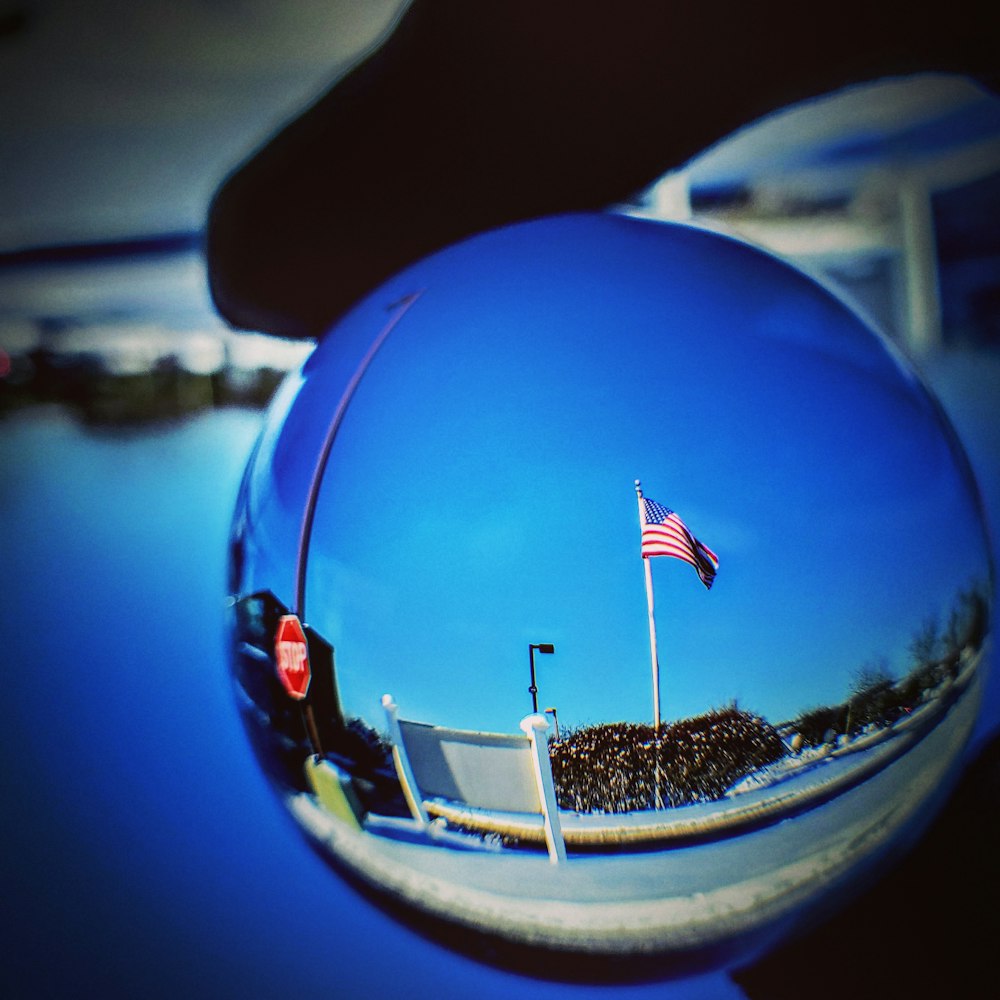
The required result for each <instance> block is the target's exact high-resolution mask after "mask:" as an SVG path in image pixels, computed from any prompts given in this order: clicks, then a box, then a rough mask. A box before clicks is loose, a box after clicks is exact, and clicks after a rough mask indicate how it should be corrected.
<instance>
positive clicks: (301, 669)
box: [274, 615, 312, 701]
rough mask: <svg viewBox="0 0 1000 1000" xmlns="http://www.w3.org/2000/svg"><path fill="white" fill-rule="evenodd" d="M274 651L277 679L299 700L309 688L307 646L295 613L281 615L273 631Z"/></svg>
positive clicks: (310, 676)
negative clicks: (276, 662) (275, 629)
mask: <svg viewBox="0 0 1000 1000" xmlns="http://www.w3.org/2000/svg"><path fill="white" fill-rule="evenodd" d="M274 653H275V656H276V657H277V660H278V679H279V680H280V681H281V683H282V684H283V685H284V687H285V690H286V691H287V692H288V694H289V696H290V697H292V698H294V699H295V700H296V701H301V700H302V699H303V698H305V696H306V692H307V691H308V690H309V681H310V680H311V679H312V673H311V672H310V670H309V648H308V646H307V645H306V636H305V633H304V632H303V631H302V625H301V624H300V622H299V620H298V618H297V617H296V616H295V615H282V616H281V618H279V619H278V628H277V631H276V632H275V633H274Z"/></svg>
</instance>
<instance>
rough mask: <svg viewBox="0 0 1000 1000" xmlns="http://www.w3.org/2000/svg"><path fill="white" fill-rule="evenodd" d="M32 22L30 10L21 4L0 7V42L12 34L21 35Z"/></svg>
mask: <svg viewBox="0 0 1000 1000" xmlns="http://www.w3.org/2000/svg"><path fill="white" fill-rule="evenodd" d="M30 22H31V19H30V17H29V16H28V12H27V11H26V10H25V9H24V7H22V6H21V5H20V4H15V5H13V6H11V7H6V6H5V7H3V8H0V42H3V40H4V39H5V38H9V37H11V36H12V35H19V34H20V33H21V32H22V31H24V29H25V28H26V27H27V26H28V24H30Z"/></svg>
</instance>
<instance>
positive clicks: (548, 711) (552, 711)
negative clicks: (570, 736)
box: [545, 708, 559, 739]
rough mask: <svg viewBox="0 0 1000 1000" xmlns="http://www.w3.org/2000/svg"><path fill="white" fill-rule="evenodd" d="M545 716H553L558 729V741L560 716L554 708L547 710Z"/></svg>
mask: <svg viewBox="0 0 1000 1000" xmlns="http://www.w3.org/2000/svg"><path fill="white" fill-rule="evenodd" d="M545 714H546V715H551V716H552V721H553V722H554V723H555V727H556V739H559V715H558V714H557V712H556V710H555V709H554V708H547V709H545Z"/></svg>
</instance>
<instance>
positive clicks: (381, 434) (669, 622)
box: [299, 217, 988, 730]
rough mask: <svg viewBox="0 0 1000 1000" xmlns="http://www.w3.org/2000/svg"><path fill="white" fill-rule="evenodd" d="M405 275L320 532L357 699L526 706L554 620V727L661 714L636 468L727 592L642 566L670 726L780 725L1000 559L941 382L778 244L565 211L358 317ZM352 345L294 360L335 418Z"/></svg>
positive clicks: (417, 273)
mask: <svg viewBox="0 0 1000 1000" xmlns="http://www.w3.org/2000/svg"><path fill="white" fill-rule="evenodd" d="M529 248H531V249H530V250H529ZM416 287H421V288H425V289H426V291H425V292H424V293H423V295H422V296H421V298H420V299H419V300H418V302H417V303H416V304H415V305H414V306H413V307H412V308H411V309H410V311H409V312H408V313H407V315H406V316H405V318H404V319H403V320H402V321H401V322H400V324H399V326H398V327H397V328H396V329H395V330H394V332H393V333H392V334H391V336H390V337H389V339H388V341H387V342H386V345H385V346H384V347H383V349H382V351H381V353H380V354H379V355H378V356H377V357H376V360H375V361H374V363H373V364H372V366H371V368H370V369H369V371H368V373H367V375H366V376H365V378H364V380H363V382H362V383H361V387H360V389H359V391H358V392H357V394H356V396H355V397H354V399H353V401H352V403H351V406H350V409H349V410H348V414H347V418H346V419H345V422H344V424H343V426H342V428H341V431H340V434H339V435H338V438H337V440H336V443H335V445H334V449H333V453H332V456H331V460H330V465H329V467H328V471H327V475H326V478H325V479H324V484H323V489H322V491H321V494H320V500H319V506H318V509H317V518H316V528H315V531H314V536H313V544H312V547H311V550H310V564H309V578H308V610H309V618H310V621H311V623H312V624H313V625H314V626H316V627H317V628H319V629H320V631H321V632H322V633H323V634H324V635H326V636H327V638H328V639H330V641H331V642H333V644H334V646H335V647H336V650H337V664H338V671H339V676H340V681H341V686H342V693H343V696H344V700H345V703H346V707H347V709H348V711H349V712H353V713H357V714H361V715H362V716H364V717H365V718H367V719H369V721H372V722H375V723H376V724H379V723H380V722H381V713H380V709H379V708H378V700H379V697H380V696H381V694H382V693H383V692H384V691H389V692H391V693H392V694H393V695H395V696H396V698H397V700H398V701H399V703H400V705H401V708H402V711H403V714H404V715H408V716H410V717H412V718H417V719H422V720H426V721H432V722H437V723H445V724H451V725H457V726H462V727H467V728H483V729H500V730H511V729H514V728H515V727H516V725H517V722H518V720H519V719H520V718H521V716H522V715H523V714H525V713H526V712H527V711H528V710H529V709H530V697H529V695H528V693H527V685H528V662H527V659H528V652H527V647H528V643H530V642H552V643H554V644H555V646H556V654H555V655H554V656H546V657H538V658H537V664H536V665H537V669H538V673H539V688H540V694H539V698H540V702H541V703H542V705H543V706H549V705H555V706H556V707H557V708H558V710H559V716H560V721H561V723H563V724H567V725H580V724H584V723H590V722H597V721H605V720H610V719H630V720H637V721H643V720H649V719H650V718H651V716H652V707H651V681H650V668H649V653H648V633H647V628H646V608H645V590H644V584H643V570H642V563H641V560H640V558H639V555H638V545H639V528H638V521H637V512H636V501H635V493H634V490H633V480H634V479H635V478H636V477H638V478H641V479H642V481H643V485H644V489H645V492H646V494H647V495H648V496H650V497H652V498H653V499H656V500H658V501H660V502H662V503H664V504H666V505H668V506H671V507H673V508H674V509H676V510H677V511H678V513H679V514H680V515H681V517H683V518H684V519H685V521H686V522H687V524H688V525H689V527H690V528H691V529H692V531H693V532H694V533H695V534H696V535H697V536H698V537H699V538H700V539H701V540H702V541H704V542H705V543H706V544H707V545H709V546H710V547H711V548H713V549H714V550H715V551H716V552H717V554H718V555H719V557H720V562H721V566H720V570H719V575H718V578H717V580H716V583H715V586H714V588H713V589H712V591H711V592H707V591H706V590H705V589H704V588H703V587H702V585H701V584H700V582H699V581H698V579H697V577H696V575H695V573H694V572H693V570H692V569H691V568H690V567H688V566H686V565H685V564H683V563H681V562H678V561H676V560H670V559H657V560H655V561H654V563H653V567H652V569H653V578H654V586H655V592H656V601H657V625H658V639H659V648H660V660H661V669H662V678H661V687H662V704H663V714H664V718H665V719H670V718H677V717H683V716H686V715H690V714H694V713H698V712H701V711H705V710H707V709H708V708H711V707H713V706H721V705H724V704H726V703H728V702H729V701H730V700H732V699H734V698H735V699H738V701H739V703H740V705H741V706H744V707H746V708H749V709H752V710H755V711H759V712H762V713H764V714H765V715H767V716H768V717H769V718H771V719H772V720H774V721H779V720H782V719H785V718H788V717H790V716H793V715H795V714H796V713H797V712H799V711H801V710H803V709H805V708H809V707H812V706H815V705H818V704H824V703H831V702H834V701H837V700H839V699H841V698H842V697H843V696H844V694H845V693H846V691H847V689H848V685H849V683H850V680H851V677H852V675H853V674H854V673H855V672H856V671H857V670H858V668H859V667H861V666H862V665H863V664H865V663H866V662H871V661H873V660H877V659H880V658H883V657H884V658H885V659H886V660H887V661H888V663H889V665H890V666H891V667H892V668H893V669H895V670H896V672H897V673H902V672H905V669H906V667H907V659H906V647H907V644H908V642H909V640H910V638H911V636H912V635H913V633H914V632H915V631H916V630H917V628H918V627H919V626H920V624H921V623H922V622H923V621H924V620H925V619H926V618H927V617H928V616H930V615H936V616H937V617H938V618H939V619H941V618H944V617H945V616H946V613H947V610H948V608H949V606H950V604H951V602H952V600H953V598H954V596H955V594H956V593H957V592H958V590H959V589H960V588H962V587H964V586H966V585H967V584H968V583H969V582H970V581H971V580H972V579H973V578H978V579H980V580H985V579H986V576H987V572H988V569H987V561H986V555H985V551H986V549H985V542H984V538H983V535H982V531H981V525H980V523H979V521H978V519H977V517H976V515H975V508H974V503H973V501H972V499H971V496H970V494H969V493H968V491H967V488H966V483H965V481H964V480H963V478H962V476H961V474H960V473H959V472H958V466H957V465H956V463H955V459H954V454H953V452H952V449H951V445H950V441H949V438H948V436H947V435H946V434H945V432H944V431H943V429H942V425H941V424H940V422H939V418H938V415H937V411H936V408H935V407H934V405H933V404H931V403H930V402H929V400H928V398H927V396H926V395H925V394H924V392H923V390H922V389H921V388H920V386H919V383H917V382H916V380H915V379H914V378H912V377H911V376H910V375H908V374H906V373H905V372H904V371H903V370H902V369H900V368H899V367H898V366H897V363H896V361H895V360H894V359H893V358H892V357H891V356H890V354H889V353H888V352H887V351H886V350H885V349H884V348H883V347H882V346H881V344H880V342H879V341H877V339H876V338H875V337H874V335H870V334H868V333H867V332H866V331H865V330H864V329H863V328H862V327H861V326H860V325H859V324H858V323H857V322H856V321H855V320H854V319H853V318H852V317H851V315H850V314H849V313H848V312H846V310H844V308H843V307H842V306H840V305H839V303H837V302H836V301H835V300H833V299H832V298H830V297H829V296H827V295H825V294H822V293H819V292H818V291H817V289H816V287H815V286H814V285H813V284H812V283H811V282H810V281H808V280H807V279H804V278H802V277H800V276H798V275H794V274H792V273H791V272H789V271H786V270H785V269H783V268H782V267H781V266H779V265H777V264H776V263H775V262H774V261H773V260H772V259H771V258H769V257H766V256H764V255H759V254H756V253H754V252H751V251H748V250H746V249H744V248H741V247H739V246H738V245H736V244H735V243H732V242H729V241H725V240H723V239H722V238H720V237H714V236H709V235H704V234H698V233H694V232H693V231H691V230H687V231H678V230H674V229H672V228H670V227H667V228H662V227H660V226H659V225H657V224H652V223H639V222H635V221H631V220H623V219H614V218H610V217H606V218H603V219H599V218H597V217H593V218H591V219H583V218H576V219H564V220H556V221H554V222H548V223H543V224H541V226H539V227H536V228H534V229H530V230H517V229H511V230H507V231H505V232H503V233H500V234H498V235H495V236H493V237H488V238H486V239H483V240H477V241H472V242H470V243H468V244H466V245H465V246H464V247H461V248H459V249H457V250H453V251H451V252H449V253H447V254H445V255H444V256H442V257H439V258H435V259H432V260H431V261H429V262H427V263H425V264H423V265H417V266H416V267H415V268H414V269H412V270H411V271H410V272H407V273H405V274H404V275H402V276H400V277H399V278H397V279H394V281H393V282H391V283H390V285H389V286H388V287H387V288H386V289H385V290H384V291H383V292H378V293H376V294H375V295H374V296H373V297H372V299H371V300H370V302H369V303H368V304H366V305H363V306H362V307H360V308H359V310H357V311H356V312H355V313H354V314H353V316H352V317H349V318H348V319H347V320H346V321H345V331H344V332H345V334H347V335H348V336H352V337H354V336H358V335H359V333H361V332H363V331H364V329H365V327H366V325H368V326H370V327H371V328H372V329H371V333H372V336H374V333H375V332H377V328H375V327H374V324H375V323H376V322H379V323H381V322H382V321H383V317H384V316H385V315H386V314H385V313H384V307H385V306H386V305H388V304H389V303H391V302H392V301H395V299H397V298H398V297H399V296H400V294H402V293H404V292H405V291H409V290H412V289H413V288H416ZM344 339H345V341H346V339H347V337H346V336H345V338H344ZM337 342H338V338H337V337H333V338H331V340H330V341H329V342H327V343H325V344H324V345H323V346H322V347H321V348H320V349H319V350H318V351H317V353H316V354H315V355H314V356H313V358H312V359H311V360H310V362H309V363H308V365H307V367H306V389H305V390H304V391H303V394H302V397H301V400H300V404H299V405H301V406H303V407H304V408H305V412H306V413H307V414H308V415H309V416H310V418H311V419H313V420H315V421H317V422H319V423H322V421H323V419H324V418H323V413H324V412H325V413H327V414H328V413H329V412H330V411H331V409H332V403H331V402H330V400H331V398H333V399H335V398H336V395H334V386H333V385H332V384H331V383H329V382H327V381H324V370H325V369H326V368H327V367H328V366H330V367H333V366H335V363H336V351H337V347H336V346H335V345H336V344H337ZM338 394H339V392H338ZM300 416H301V414H300Z"/></svg>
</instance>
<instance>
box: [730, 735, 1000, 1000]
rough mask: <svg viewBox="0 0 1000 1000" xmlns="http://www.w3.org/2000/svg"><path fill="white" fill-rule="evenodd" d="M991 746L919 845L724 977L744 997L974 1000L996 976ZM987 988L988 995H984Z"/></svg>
mask: <svg viewBox="0 0 1000 1000" xmlns="http://www.w3.org/2000/svg"><path fill="white" fill-rule="evenodd" d="M998 796H1000V740H994V741H993V742H992V743H990V744H989V745H988V746H987V747H986V748H985V749H984V750H983V751H982V752H981V753H980V755H979V757H978V758H977V759H976V760H975V762H974V763H973V764H972V765H971V766H970V767H969V768H968V769H967V771H966V772H965V775H964V776H963V778H962V781H961V784H960V785H959V786H958V787H957V789H956V790H955V792H954V793H953V794H952V796H951V798H950V800H949V802H948V806H947V808H946V809H945V810H944V812H942V813H941V815H940V818H939V819H938V820H937V821H936V822H935V823H934V824H933V825H932V826H931V827H930V829H929V830H928V832H927V834H926V835H925V837H924V838H923V840H922V841H921V843H920V845H919V846H918V847H917V848H916V849H915V850H914V851H913V852H912V853H910V854H908V855H907V856H906V858H905V860H904V861H903V862H902V863H901V864H900V865H899V866H898V867H896V868H895V869H893V870H892V871H891V872H889V873H887V874H886V875H885V877H884V878H881V879H879V880H878V882H877V883H876V884H875V885H874V887H873V888H872V889H870V890H869V891H868V892H866V893H865V894H864V895H863V896H861V897H860V898H859V899H857V900H856V901H855V902H854V903H853V905H851V906H850V908H848V909H846V910H844V911H842V912H841V913H839V914H838V915H837V916H835V917H833V918H832V919H831V920H829V921H828V922H827V923H824V924H823V925H822V926H821V927H819V928H817V929H814V930H812V931H810V932H809V933H808V934H806V935H805V936H803V937H801V938H798V939H796V940H793V941H791V942H790V943H788V944H787V945H785V946H783V947H781V948H779V949H777V950H776V951H774V952H772V953H770V954H769V955H768V956H767V957H766V958H764V959H763V960H762V961H760V962H758V963H756V964H755V965H752V966H749V967H748V968H746V969H743V970H740V971H738V972H736V973H734V974H733V978H734V979H735V980H736V982H737V983H738V984H739V985H740V986H741V987H742V988H743V989H744V990H745V991H746V994H747V996H748V997H749V998H750V1000H786V998H787V1000H793V998H794V1000H799V998H801V997H804V996H808V997H811V998H812V1000H827V998H829V1000H834V998H837V1000H840V998H842V997H844V996H857V997H875V996H893V997H911V998H918V997H948V996H951V997H973V996H982V995H983V990H984V984H985V983H989V982H992V981H993V979H994V978H995V965H996V961H995V952H994V945H995V938H996V926H997V924H996V915H995V914H996V910H995V907H996V885H997V881H998V879H1000V856H998V854H997V850H996V845H997V843H998V841H1000V813H998V811H997V810H996V809H995V808H992V807H991V806H990V805H989V804H990V803H995V802H996V801H997V797H998ZM987 992H988V990H987Z"/></svg>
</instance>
